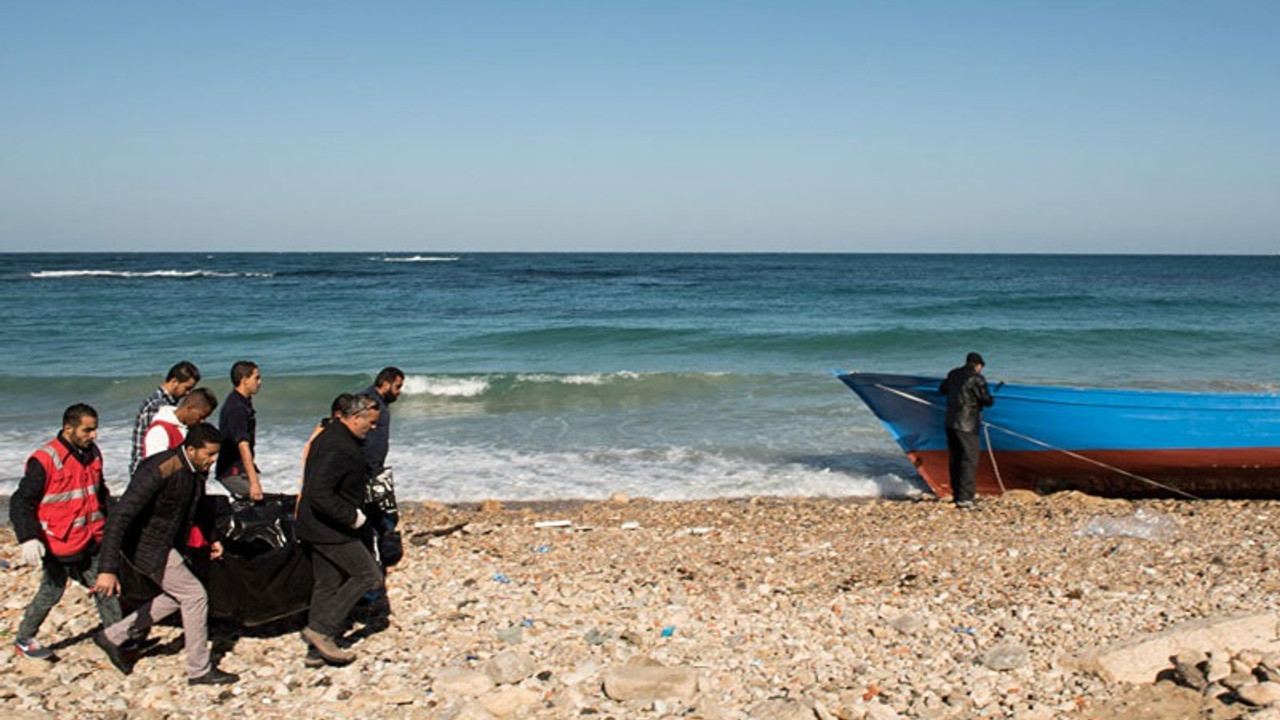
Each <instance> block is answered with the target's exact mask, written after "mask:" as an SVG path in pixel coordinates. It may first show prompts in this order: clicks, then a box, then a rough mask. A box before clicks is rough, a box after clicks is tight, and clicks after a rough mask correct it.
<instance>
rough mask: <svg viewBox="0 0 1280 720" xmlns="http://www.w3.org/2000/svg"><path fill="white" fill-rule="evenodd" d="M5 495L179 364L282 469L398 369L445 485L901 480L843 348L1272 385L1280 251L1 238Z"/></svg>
mask: <svg viewBox="0 0 1280 720" xmlns="http://www.w3.org/2000/svg"><path fill="white" fill-rule="evenodd" d="M0 308H2V312H0V398H3V402H0V493H7V492H10V491H11V490H12V489H13V487H14V486H15V483H16V479H17V478H18V477H19V476H20V475H21V473H22V467H23V464H24V462H25V459H26V457H27V456H28V455H29V454H30V452H31V451H32V450H33V449H34V448H35V447H36V446H38V445H39V444H40V443H41V442H43V441H44V440H46V439H47V438H48V437H50V436H52V435H53V434H54V433H56V432H57V429H58V423H59V420H60V417H61V413H62V410H63V409H64V408H65V407H66V406H67V405H69V404H71V403H73V402H88V403H90V404H92V405H94V406H95V407H96V408H97V409H98V410H99V413H100V415H101V420H102V432H101V436H100V439H99V444H100V446H101V448H102V450H103V453H104V455H105V458H106V474H107V477H108V481H109V483H110V484H111V485H112V486H113V488H116V489H119V488H121V487H122V486H123V485H124V483H126V482H127V478H126V477H125V469H126V466H127V462H128V448H129V434H130V429H131V424H132V420H133V415H134V413H135V412H136V409H137V406H138V405H139V403H141V401H142V400H143V399H144V398H145V397H146V396H147V394H148V393H150V392H151V390H153V389H154V388H155V386H156V385H157V384H158V383H159V381H160V380H161V375H162V374H163V373H164V371H165V370H166V369H167V368H168V367H169V366H170V365H171V364H173V363H174V362H176V361H177V360H181V359H190V360H192V361H194V362H195V363H196V364H198V365H199V366H200V368H201V369H202V371H203V373H204V376H205V380H204V382H203V383H202V384H204V385H206V386H208V387H210V388H211V389H213V390H214V391H215V392H216V393H217V394H218V396H219V397H220V398H221V397H224V396H225V395H226V393H227V392H228V391H229V389H230V382H229V379H228V378H227V372H228V370H229V368H230V366H231V363H232V362H234V361H236V360H239V359H242V358H244V359H251V360H254V361H255V362H257V363H258V364H259V365H260V366H261V368H262V372H263V376H264V378H265V382H264V385H263V389H262V392H261V393H260V394H259V395H258V396H257V398H256V399H255V403H256V405H257V407H258V416H259V422H258V428H259V430H258V453H259V465H260V466H261V467H262V470H263V473H264V479H265V483H266V486H267V489H268V490H274V491H281V492H284V491H290V490H292V489H293V488H295V487H296V485H297V482H298V478H299V476H300V467H299V459H298V458H299V455H300V452H301V448H302V444H303V442H304V441H305V439H306V437H307V435H308V434H309V432H310V429H311V428H312V427H313V426H314V425H315V423H316V421H317V420H318V419H319V418H320V417H322V416H323V415H324V414H325V412H326V411H327V409H328V406H329V403H330V401H331V400H332V398H333V397H334V396H335V395H336V394H338V393H340V392H345V391H351V390H358V389H360V388H362V387H364V386H365V385H367V384H368V383H369V381H370V379H371V378H372V375H373V374H374V373H375V372H376V371H377V370H378V369H379V368H381V367H382V366H384V365H397V366H399V367H401V368H403V369H404V370H405V371H406V373H407V374H408V380H407V382H406V385H405V393H404V395H403V396H402V397H401V400H400V402H398V403H397V404H396V405H394V406H393V412H394V423H393V434H392V449H391V456H390V463H391V464H392V465H393V466H394V467H395V469H396V479H397V485H398V490H399V493H400V495H401V497H403V498H407V499H431V500H437V501H442V502H455V501H470V500H479V499H484V498H498V499H503V500H535V499H544V500H545V499H564V498H587V499H599V498H605V497H608V496H609V495H610V494H612V493H614V492H625V493H628V494H630V495H632V496H646V497H653V498H661V499H677V498H679V499H687V498H703V497H715V496H745V495H762V494H763V495H827V496H892V497H900V496H910V495H913V494H918V493H921V492H924V486H923V484H922V483H920V481H919V480H918V478H917V477H916V475H915V473H914V472H913V470H912V468H911V466H910V465H909V464H908V463H907V461H906V460H905V459H904V458H903V456H902V455H901V454H900V453H899V451H898V449H897V446H896V445H895V444H894V443H893V442H892V440H891V439H890V438H889V436H888V435H887V433H886V432H885V431H884V430H883V429H882V428H881V427H880V426H879V424H878V422H877V421H876V420H875V418H874V417H873V416H872V415H871V413H870V412H869V411H868V410H867V409H866V408H865V407H863V406H862V405H861V404H860V403H859V402H858V401H857V398H856V397H855V396H854V395H853V394H852V393H850V392H849V391H848V390H846V389H845V388H844V386H843V385H842V384H841V383H839V382H838V381H837V380H835V379H834V378H833V377H832V376H831V371H832V370H833V369H837V368H838V369H856V370H867V371H882V372H902V373H921V374H938V375H941V374H943V373H945V372H946V371H947V370H948V369H949V368H951V367H953V366H955V365H958V364H959V363H960V362H961V361H962V360H963V357H964V354H965V353H966V352H967V351H970V350H978V351H981V352H982V353H983V354H984V355H985V357H986V359H987V363H988V365H987V369H986V374H987V376H988V378H989V379H991V380H992V381H993V382H994V381H1000V380H1006V381H1017V382H1048V383H1054V384H1070V385H1082V386H1127V387H1146V388H1168V389H1182V390H1200V389H1204V390H1210V389H1211V390H1218V391H1277V390H1280V378H1278V374H1277V371H1278V370H1280V365H1278V364H1277V360H1276V359H1277V357H1280V323H1278V322H1277V318H1280V257H1270V256H1268V257H1240V256H1231V257H1216V256H1079V255H1060V256H1053V255H857V254H850V255H806V254H750V255H722V254H555V253H546V254H472V253H443V252H441V253H426V252H423V253H416V254H415V253H350V254H307V253H287V254H269V253H255V254H203V253H195V254H7V255H0Z"/></svg>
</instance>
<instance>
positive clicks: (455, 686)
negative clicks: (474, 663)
mask: <svg viewBox="0 0 1280 720" xmlns="http://www.w3.org/2000/svg"><path fill="white" fill-rule="evenodd" d="M431 689H432V690H435V691H436V692H438V693H444V694H446V695H468V696H475V695H483V694H485V693H487V692H489V691H490V690H492V689H493V680H490V679H489V676H488V675H486V674H485V673H482V672H478V671H476V670H467V669H466V668H444V669H443V670H440V671H438V672H437V673H436V674H435V677H434V678H432V681H431Z"/></svg>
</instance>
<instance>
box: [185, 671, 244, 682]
mask: <svg viewBox="0 0 1280 720" xmlns="http://www.w3.org/2000/svg"><path fill="white" fill-rule="evenodd" d="M239 679H240V676H239V675H237V674H235V673H229V672H222V671H221V670H219V669H218V668H211V669H210V670H209V672H207V673H205V674H203V675H201V676H200V677H193V678H187V684H188V685H230V684H231V683H233V682H235V681H237V680H239Z"/></svg>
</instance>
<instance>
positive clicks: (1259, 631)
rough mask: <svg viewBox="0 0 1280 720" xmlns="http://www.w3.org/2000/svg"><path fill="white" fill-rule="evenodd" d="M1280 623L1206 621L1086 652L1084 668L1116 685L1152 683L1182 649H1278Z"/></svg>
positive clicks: (1265, 618) (1251, 618) (1264, 617)
mask: <svg viewBox="0 0 1280 720" xmlns="http://www.w3.org/2000/svg"><path fill="white" fill-rule="evenodd" d="M1278 626H1280V621H1278V620H1277V618H1276V616H1275V615H1272V614H1269V613H1264V614H1257V615H1239V616H1234V617H1214V618H1203V619H1200V620H1194V621H1191V622H1187V623H1183V624H1181V625H1177V626H1175V627H1171V628H1169V629H1167V630H1162V631H1159V632H1155V633H1149V634H1147V635H1142V636H1139V637H1136V638H1133V639H1130V640H1127V641H1123V642H1119V643H1115V644H1112V645H1109V646H1107V647H1103V648H1097V649H1094V650H1091V651H1086V652H1085V653H1084V654H1083V655H1082V656H1081V658H1080V660H1081V663H1082V666H1083V667H1085V668H1087V669H1090V670H1092V671H1093V672H1095V673H1097V674H1098V675H1099V676H1100V677H1102V678H1103V679H1106V680H1109V681H1112V682H1127V683H1150V682H1153V681H1154V680H1155V678H1156V675H1157V674H1159V673H1160V671H1162V670H1164V669H1165V668H1166V667H1168V662H1169V658H1170V657H1171V656H1173V655H1174V654H1175V653H1177V652H1178V651H1179V650H1180V649H1182V648H1202V649H1210V650H1226V649H1228V648H1232V647H1260V648H1267V649H1270V648H1272V647H1275V646H1277V629H1278Z"/></svg>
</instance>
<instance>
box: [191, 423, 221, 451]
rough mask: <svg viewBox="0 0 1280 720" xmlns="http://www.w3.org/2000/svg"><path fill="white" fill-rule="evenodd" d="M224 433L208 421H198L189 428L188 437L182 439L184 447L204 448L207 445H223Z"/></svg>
mask: <svg viewBox="0 0 1280 720" xmlns="http://www.w3.org/2000/svg"><path fill="white" fill-rule="evenodd" d="M221 444H222V433H220V432H218V428H216V427H214V426H212V425H210V424H209V423H207V422H202V423H196V424H195V425H192V426H191V428H190V429H189V430H187V439H186V440H183V441H182V446H183V447H188V448H202V447H204V446H205V445H221Z"/></svg>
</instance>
